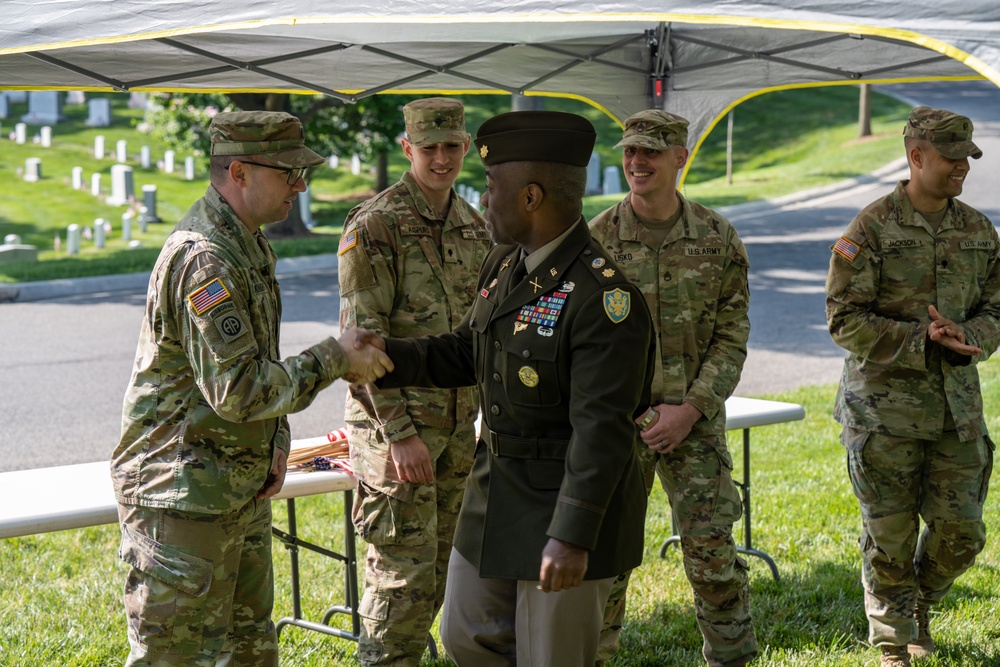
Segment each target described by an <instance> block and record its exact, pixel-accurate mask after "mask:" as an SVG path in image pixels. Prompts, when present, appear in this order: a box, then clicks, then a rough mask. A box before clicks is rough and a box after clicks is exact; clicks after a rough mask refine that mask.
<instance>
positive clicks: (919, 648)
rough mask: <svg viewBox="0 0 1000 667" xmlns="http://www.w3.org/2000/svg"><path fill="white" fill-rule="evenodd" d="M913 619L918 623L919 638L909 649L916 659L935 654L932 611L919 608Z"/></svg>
mask: <svg viewBox="0 0 1000 667" xmlns="http://www.w3.org/2000/svg"><path fill="white" fill-rule="evenodd" d="M913 617H914V618H915V619H916V621H917V638H916V639H914V640H913V641H912V642H910V644H909V646H907V647H906V648H908V649H909V650H910V655H912V656H913V657H914V658H924V657H926V656H928V655H930V654H931V653H933V652H934V639H933V638H932V637H931V618H930V610H929V609H927V608H926V607H920V606H918V607H917V608H916V609H915V610H914V612H913Z"/></svg>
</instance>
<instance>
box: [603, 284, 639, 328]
mask: <svg viewBox="0 0 1000 667" xmlns="http://www.w3.org/2000/svg"><path fill="white" fill-rule="evenodd" d="M631 309H632V301H631V295H630V294H629V293H628V292H626V291H624V290H622V289H620V288H619V289H614V290H611V291H609V292H605V293H604V312H605V313H607V315H608V319H610V320H611V321H612V322H614V323H615V324H620V323H622V322H624V321H625V318H626V317H628V314H629V311H630V310H631Z"/></svg>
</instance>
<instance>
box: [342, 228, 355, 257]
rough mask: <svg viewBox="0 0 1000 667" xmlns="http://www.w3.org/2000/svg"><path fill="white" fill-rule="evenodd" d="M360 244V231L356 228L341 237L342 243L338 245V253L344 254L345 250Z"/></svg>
mask: <svg viewBox="0 0 1000 667" xmlns="http://www.w3.org/2000/svg"><path fill="white" fill-rule="evenodd" d="M357 244H358V231H357V230H354V231H353V232H351V233H350V234H345V235H344V236H343V237H341V239H340V245H339V246H337V255H338V256H340V255H343V254H344V253H345V252H347V251H348V250H350V249H351V248H353V247H354V246H356V245H357Z"/></svg>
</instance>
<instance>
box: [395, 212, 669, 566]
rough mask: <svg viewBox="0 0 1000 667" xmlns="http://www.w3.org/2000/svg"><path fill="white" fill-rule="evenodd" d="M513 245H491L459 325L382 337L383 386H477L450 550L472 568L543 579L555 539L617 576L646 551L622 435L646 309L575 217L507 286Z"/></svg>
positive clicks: (648, 349) (638, 385)
mask: <svg viewBox="0 0 1000 667" xmlns="http://www.w3.org/2000/svg"><path fill="white" fill-rule="evenodd" d="M520 252H521V251H520V249H519V248H517V246H510V245H503V246H497V247H496V248H494V249H493V250H492V252H491V253H490V255H489V257H488V258H487V259H486V262H485V263H484V265H483V267H482V269H481V271H480V273H479V281H478V285H477V289H478V291H479V294H478V296H477V297H476V301H475V303H474V304H473V306H472V309H471V310H470V311H469V313H468V314H467V315H466V317H465V319H464V320H463V321H462V323H461V325H460V326H459V327H458V328H457V329H456V330H455V331H454V332H453V333H450V334H442V335H438V336H431V337H425V338H420V339H416V340H406V339H396V338H393V339H389V340H387V345H388V352H389V355H390V358H392V359H393V362H394V363H395V365H396V369H395V371H394V372H393V373H390V374H387V375H386V376H385V377H384V378H382V379H381V380H380V381H379V384H380V386H411V385H415V386H436V387H458V386H468V385H473V384H478V387H479V394H480V400H481V402H482V405H483V420H484V422H485V424H484V428H483V431H482V434H481V437H480V439H479V442H478V443H477V445H476V458H475V463H474V465H473V468H472V474H471V476H470V479H469V482H468V485H467V487H466V491H465V499H464V501H463V504H462V510H461V512H460V514H459V519H458V528H457V531H456V533H455V548H456V549H457V550H458V552H459V553H460V554H462V556H463V557H464V558H465V559H466V560H468V561H469V562H470V563H471V564H472V565H474V566H475V567H476V568H477V569H478V570H479V574H480V576H482V577H486V578H498V579H519V580H526V581H537V580H538V576H539V570H540V568H541V557H542V550H543V548H544V547H545V544H546V542H547V541H548V539H549V538H550V537H551V538H556V539H559V540H563V541H565V542H569V543H572V544H575V545H578V546H581V547H584V548H586V549H588V550H589V563H588V568H587V572H586V575H585V577H584V578H585V579H588V580H589V579H604V578H607V577H614V576H617V575H619V574H621V573H622V572H624V571H626V570H628V569H630V568H633V567H635V566H637V565H638V564H639V563H640V562H641V560H642V536H643V524H644V520H645V511H646V494H645V492H644V484H643V481H642V473H641V469H640V466H639V462H638V458H637V456H636V450H635V448H634V447H632V446H631V445H629V446H625V445H624V443H631V442H632V441H633V440H634V438H635V436H636V426H635V424H634V422H633V421H632V419H633V418H634V417H635V416H636V415H637V414H638V412H639V410H640V406H642V407H643V408H644V407H645V406H646V405H647V404H648V398H649V381H650V378H651V373H652V368H651V366H650V363H651V361H652V359H651V357H652V330H651V329H652V327H651V324H650V321H649V314H648V312H647V309H646V307H645V304H644V303H643V301H642V298H641V295H640V293H639V291H638V290H637V289H636V288H635V287H634V286H633V285H632V284H631V283H629V282H628V281H627V280H626V279H625V278H624V276H623V275H622V274H621V272H620V270H619V269H618V268H617V266H616V265H615V264H614V263H613V262H611V261H610V260H609V259H608V258H607V256H606V255H605V254H604V253H603V252H602V251H601V249H600V247H599V246H597V244H595V243H594V242H593V241H592V239H591V238H590V233H589V231H588V229H587V226H586V223H585V222H584V221H583V220H581V221H580V222H578V223H577V224H576V226H575V227H574V228H573V229H572V231H571V232H570V233H569V234H568V236H567V237H566V238H565V239H564V240H563V242H562V243H561V244H560V245H559V246H558V247H557V248H556V249H555V250H554V251H553V252H552V254H551V255H550V256H549V257H548V258H546V259H545V261H544V262H543V263H542V265H541V266H540V267H538V269H537V270H536V271H532V272H529V273H528V275H527V276H526V278H525V279H524V280H522V281H521V282H520V283H518V284H516V285H514V286H511V285H510V282H511V274H512V273H513V270H514V266H515V265H516V264H517V260H518V256H519V253H520ZM539 309H548V310H555V311H556V313H555V316H554V317H553V314H552V313H551V312H549V313H548V316H547V317H541V316H540V315H543V314H544V313H543V312H542V311H541V310H539ZM533 319H534V320H535V321H532V320H533Z"/></svg>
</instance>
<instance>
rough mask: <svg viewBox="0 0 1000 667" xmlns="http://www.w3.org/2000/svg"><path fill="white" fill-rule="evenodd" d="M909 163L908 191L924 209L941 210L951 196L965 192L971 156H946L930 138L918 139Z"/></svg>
mask: <svg viewBox="0 0 1000 667" xmlns="http://www.w3.org/2000/svg"><path fill="white" fill-rule="evenodd" d="M910 165H911V169H910V182H909V183H908V184H907V194H908V196H909V197H910V199H911V201H912V202H913V205H914V206H915V207H916V209H917V210H918V211H921V212H923V213H934V212H937V211H940V210H941V209H943V208H944V207H945V206H947V204H948V199H950V198H952V197H957V196H959V195H960V194H962V189H963V188H964V187H965V178H966V176H968V174H969V158H967V157H963V158H958V159H952V158H947V157H945V156H944V155H941V153H939V152H937V150H935V149H934V147H933V146H932V145H931V144H930V143H929V142H919V143H917V144H916V145H914V146H913V147H912V148H911V149H910Z"/></svg>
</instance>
